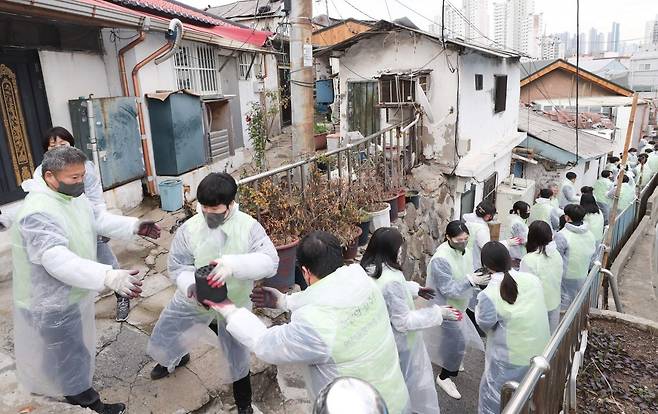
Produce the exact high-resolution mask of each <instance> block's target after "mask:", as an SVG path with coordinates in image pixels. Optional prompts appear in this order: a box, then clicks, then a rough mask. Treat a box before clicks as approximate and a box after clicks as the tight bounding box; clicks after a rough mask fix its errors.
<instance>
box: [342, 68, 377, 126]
mask: <svg viewBox="0 0 658 414" xmlns="http://www.w3.org/2000/svg"><path fill="white" fill-rule="evenodd" d="M377 102H378V88H377V82H376V81H363V82H349V83H348V84H347V119H348V127H349V130H350V131H359V132H361V134H363V136H364V137H367V136H368V135H371V134H374V133H375V132H377V131H379V130H380V125H379V124H380V110H379V108H378V107H377Z"/></svg>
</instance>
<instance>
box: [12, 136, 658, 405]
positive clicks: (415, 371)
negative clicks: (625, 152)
mask: <svg viewBox="0 0 658 414" xmlns="http://www.w3.org/2000/svg"><path fill="white" fill-rule="evenodd" d="M74 144H75V142H74V138H73V137H72V136H71V134H70V133H69V132H68V131H66V130H65V129H64V128H60V127H56V128H53V129H51V130H50V131H49V132H48V134H47V135H46V137H45V139H44V149H45V151H46V152H45V155H44V158H43V163H42V164H41V165H40V166H39V167H37V169H36V170H35V172H34V175H33V178H32V179H30V180H27V181H25V182H24V183H23V189H24V190H25V192H27V197H26V198H25V202H24V203H23V205H22V207H21V208H20V210H19V211H18V212H17V213H16V214H15V215H14V216H12V217H11V220H10V219H9V218H8V217H7V216H6V215H0V218H1V220H0V229H2V230H8V231H9V232H10V236H11V241H12V253H13V302H14V340H15V347H14V348H15V354H16V355H15V356H16V369H17V375H18V378H19V380H20V382H21V383H22V385H23V386H24V387H25V388H26V389H27V390H29V391H30V392H33V393H37V394H42V395H47V396H53V397H64V398H65V399H66V401H68V402H69V403H70V404H74V405H80V406H82V407H88V408H90V409H92V410H94V411H95V412H98V413H107V414H118V413H122V412H124V411H125V409H126V407H125V405H124V404H122V403H104V402H103V401H102V400H101V398H100V396H99V394H98V392H97V391H96V390H95V389H94V387H93V385H92V378H93V376H94V359H95V351H96V350H95V344H96V331H95V324H94V319H95V312H94V298H95V296H96V295H97V294H98V292H100V291H102V290H103V289H106V288H109V289H110V290H111V291H114V292H115V293H116V296H117V321H123V320H125V319H126V317H127V314H128V311H129V299H131V298H136V297H138V296H139V295H140V293H141V282H140V279H139V278H138V275H137V271H135V270H131V269H122V268H121V266H120V265H119V263H118V262H117V259H116V257H115V255H114V254H113V252H112V250H111V249H110V247H109V245H108V240H110V239H111V238H112V239H118V240H130V239H131V238H132V237H134V236H135V235H138V236H142V237H148V238H153V239H155V238H158V237H160V232H161V230H160V227H159V226H158V225H157V224H156V223H155V222H154V221H151V220H138V219H136V218H132V217H124V216H120V215H115V214H111V213H110V212H109V211H108V209H107V207H106V205H105V202H104V199H103V193H102V186H101V183H100V180H99V177H98V175H97V173H96V170H95V166H94V164H93V163H91V162H89V161H88V160H87V158H86V156H85V155H84V153H83V152H82V151H80V150H78V149H76V148H75V146H74ZM608 161H609V163H608V165H607V166H606V167H605V170H604V171H602V172H601V173H600V178H599V179H598V180H597V181H596V182H594V183H591V184H592V185H591V186H585V187H582V188H581V189H580V190H578V189H576V186H575V182H576V179H577V176H576V174H575V173H573V172H568V173H567V174H566V176H565V177H564V181H563V182H562V183H561V184H560V185H559V187H558V188H555V187H554V186H551V185H548V186H546V188H541V189H539V191H538V192H537V193H538V194H537V198H536V200H535V201H534V203H533V204H532V205H530V204H529V203H527V202H524V201H518V202H516V203H514V205H513V207H512V209H511V210H510V212H509V217H508V219H507V220H508V223H507V224H508V226H507V228H508V229H509V230H508V233H509V234H507V235H506V237H504V238H503V240H502V241H500V242H499V241H494V240H491V233H490V223H491V222H492V221H494V220H496V216H497V210H496V206H495V205H494V204H492V203H490V202H488V201H483V202H481V203H479V204H478V205H477V206H476V208H475V211H474V212H473V213H469V214H464V215H463V220H455V221H451V222H449V223H448V224H447V226H446V227H445V228H442V229H439V230H440V231H441V232H442V234H444V239H443V242H442V243H441V244H440V245H439V246H438V248H437V249H436V251H435V252H434V254H433V255H432V256H431V258H429V261H428V263H427V276H426V283H425V286H421V285H420V284H418V283H416V282H413V281H410V280H409V279H410V278H409V277H405V275H404V274H403V271H402V269H403V264H404V256H405V255H404V253H403V252H405V251H406V248H405V243H406V241H405V239H404V237H403V235H402V234H401V233H400V232H399V231H398V230H397V229H395V228H393V227H384V228H379V229H377V230H376V231H374V233H373V234H372V236H371V238H370V241H369V243H368V245H367V248H366V249H365V252H364V254H363V256H362V258H361V260H360V263H354V264H349V265H346V264H345V263H344V261H343V254H342V247H341V243H340V242H339V240H338V239H337V238H336V237H335V236H333V235H331V234H329V233H326V232H323V231H314V232H311V233H310V234H307V235H305V236H304V237H303V238H302V240H301V241H300V242H299V245H298V247H297V266H298V267H299V269H300V271H301V274H302V275H303V278H304V281H305V282H306V284H307V287H305V289H304V290H301V291H298V292H295V293H288V294H284V293H282V292H280V291H279V290H276V289H273V288H269V287H264V286H262V284H261V283H258V281H260V280H263V279H266V278H270V277H272V276H274V275H275V274H276V272H277V268H278V262H279V259H278V255H277V252H276V249H275V247H274V245H273V243H272V241H271V240H270V238H269V237H268V235H267V234H266V232H265V229H264V228H263V227H262V226H261V225H260V224H259V223H258V221H257V220H255V219H254V218H252V217H251V216H249V215H248V214H246V213H244V212H242V211H240V207H239V205H238V204H237V203H236V200H235V199H236V195H237V192H238V186H237V184H236V181H235V180H234V179H233V178H232V177H231V176H230V175H228V174H226V173H211V174H209V175H207V176H206V177H205V178H204V179H203V180H202V181H201V182H200V184H199V185H198V188H197V191H196V194H197V201H198V208H197V211H198V214H196V215H194V216H193V217H192V218H190V219H189V220H187V221H186V222H185V223H184V224H182V226H180V227H179V228H178V229H177V231H176V233H175V235H174V237H173V241H172V243H171V246H170V247H169V256H168V275H169V277H170V278H171V280H172V281H173V282H174V283H175V285H176V287H177V289H176V292H175V294H174V295H173V297H172V298H171V300H170V302H169V303H168V305H167V306H166V307H165V309H164V310H163V311H162V313H161V314H160V316H159V319H158V321H157V323H156V325H155V328H154V329H153V332H152V335H151V336H150V339H149V342H148V346H147V349H146V352H147V353H148V355H149V356H151V357H152V358H153V360H154V361H155V363H156V364H155V366H154V368H153V369H152V371H151V378H152V379H153V380H158V379H161V378H163V377H166V376H168V375H169V374H171V373H173V372H174V371H175V370H176V368H177V367H180V366H183V365H185V364H187V363H188V362H189V361H190V351H191V349H192V348H194V346H195V345H197V344H198V343H199V342H200V341H202V340H203V339H204V337H208V336H209V335H211V338H212V340H213V341H214V342H215V344H216V345H217V348H218V349H219V356H218V358H219V362H220V364H219V365H220V368H219V369H218V370H217V372H216V375H217V376H218V377H220V378H221V380H222V381H223V382H225V383H227V384H232V387H233V395H234V399H235V404H236V407H237V411H238V413H239V414H245V413H253V408H252V389H251V380H250V372H249V370H250V359H251V355H252V354H253V355H255V356H256V357H257V358H259V359H260V360H262V361H264V362H266V363H269V364H276V365H280V364H291V363H294V364H300V365H301V366H303V367H304V370H305V372H306V375H305V381H306V387H307V391H308V394H309V398H310V399H311V401H315V409H314V412H317V413H330V412H331V413H338V412H342V413H347V412H354V413H358V412H388V413H394V414H397V413H438V412H440V409H439V400H438V396H437V389H439V390H440V391H441V392H445V393H446V394H447V395H449V396H450V397H452V398H455V399H460V398H461V394H460V392H459V389H458V388H457V384H456V381H455V380H456V379H457V378H458V376H459V374H460V371H463V370H464V364H463V362H464V357H465V355H466V352H467V348H470V349H471V350H481V351H484V352H485V368H484V372H483V373H482V378H481V382H480V388H479V396H478V412H479V413H492V414H493V413H496V414H497V413H499V412H500V391H501V387H502V385H503V384H504V383H505V382H507V381H520V380H521V379H522V378H523V376H524V375H525V373H526V372H527V370H528V368H529V364H530V360H531V358H532V357H534V356H536V355H539V354H541V353H542V352H543V350H544V348H545V346H546V344H547V343H548V341H549V338H550V336H551V334H552V333H554V332H555V330H556V328H557V327H558V324H559V322H560V315H561V312H564V311H565V310H566V309H567V308H568V307H569V305H570V304H571V303H572V301H573V300H574V298H575V297H576V295H577V293H578V291H579V289H580V288H581V287H582V286H583V283H584V281H585V278H586V276H587V274H588V271H589V269H590V267H591V266H592V263H593V260H594V258H595V257H596V253H597V249H598V248H599V246H600V244H601V243H602V241H603V236H604V229H605V226H606V225H607V223H608V219H609V214H610V211H611V207H612V204H613V202H612V201H613V198H614V196H615V194H616V192H617V188H616V183H617V178H618V176H619V174H623V178H621V181H622V184H621V189H620V191H619V206H618V210H617V211H618V212H621V211H623V210H624V209H625V208H626V207H628V206H630V205H631V204H632V203H633V202H634V200H635V198H636V195H637V194H638V190H639V189H642V188H644V187H645V186H646V185H647V184H648V183H649V182H650V180H651V178H652V177H653V175H654V173H655V172H656V171H658V145H655V143H654V142H648V141H647V140H646V139H643V140H642V141H641V142H640V148H639V150H638V149H634V148H633V149H631V150H630V151H629V159H628V163H627V167H626V169H625V170H624V171H621V167H620V159H619V158H618V157H610V158H609V160H608ZM208 265H210V266H212V271H210V273H209V274H208V275H207V277H206V283H207V284H208V285H209V286H210V287H212V288H226V290H227V292H228V293H227V299H225V300H223V301H221V302H219V303H214V302H211V301H209V300H202V303H200V301H199V300H198V299H197V278H198V276H196V275H195V272H196V271H197V269H200V268H202V267H204V266H208ZM407 276H410V275H407ZM414 276H416V277H414V279H415V280H420V279H421V278H420V277H418V276H420V275H414ZM252 308H276V309H280V310H283V311H286V312H289V314H290V322H289V323H285V324H282V325H276V326H270V327H268V326H266V325H265V324H264V323H263V321H262V320H261V319H260V318H259V317H257V316H256V315H255V314H254V313H252ZM470 352H472V351H470ZM117 363H118V364H120V363H121V361H117ZM432 364H435V365H436V366H437V372H438V375H437V376H436V377H435V376H434V373H433V367H432ZM478 375H479V373H478ZM437 385H438V388H437ZM359 407H362V408H363V410H361V408H359ZM373 407H374V408H375V410H373Z"/></svg>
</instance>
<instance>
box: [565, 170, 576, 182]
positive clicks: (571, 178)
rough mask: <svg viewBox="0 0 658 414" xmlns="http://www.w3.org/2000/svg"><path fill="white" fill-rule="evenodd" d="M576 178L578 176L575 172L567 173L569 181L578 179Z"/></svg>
mask: <svg viewBox="0 0 658 414" xmlns="http://www.w3.org/2000/svg"><path fill="white" fill-rule="evenodd" d="M576 177H577V175H576V173H575V172H573V171H569V172H568V173H567V180H573V179H574V178H576Z"/></svg>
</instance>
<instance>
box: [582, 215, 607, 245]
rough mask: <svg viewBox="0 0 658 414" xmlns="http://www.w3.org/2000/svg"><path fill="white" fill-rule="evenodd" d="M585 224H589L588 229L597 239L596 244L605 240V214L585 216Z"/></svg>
mask: <svg viewBox="0 0 658 414" xmlns="http://www.w3.org/2000/svg"><path fill="white" fill-rule="evenodd" d="M583 221H584V222H585V223H587V228H588V229H589V231H590V232H591V233H592V234H593V235H594V239H596V242H597V243H599V242H600V241H601V240H603V227H604V222H603V214H602V213H598V214H597V213H589V214H586V215H585V219H584V220H583Z"/></svg>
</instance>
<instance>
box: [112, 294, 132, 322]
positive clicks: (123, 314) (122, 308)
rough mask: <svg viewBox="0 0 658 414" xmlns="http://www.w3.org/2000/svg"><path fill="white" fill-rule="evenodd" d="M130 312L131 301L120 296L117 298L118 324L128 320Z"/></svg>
mask: <svg viewBox="0 0 658 414" xmlns="http://www.w3.org/2000/svg"><path fill="white" fill-rule="evenodd" d="M129 312H130V299H128V298H124V297H123V296H119V297H118V298H117V315H116V318H115V320H116V321H117V322H125V321H126V320H127V319H128V313H129Z"/></svg>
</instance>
